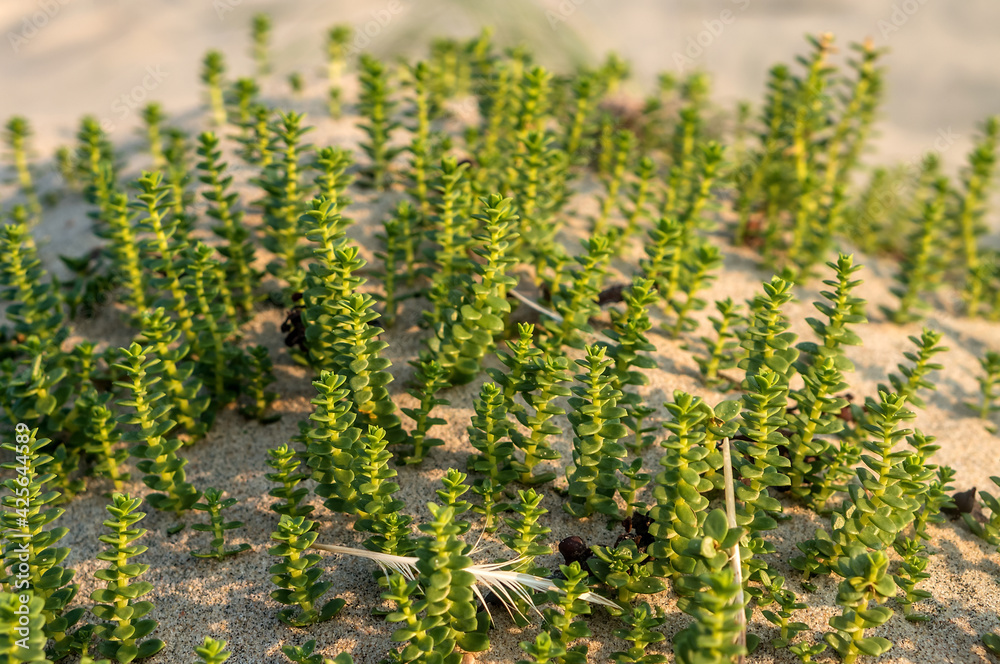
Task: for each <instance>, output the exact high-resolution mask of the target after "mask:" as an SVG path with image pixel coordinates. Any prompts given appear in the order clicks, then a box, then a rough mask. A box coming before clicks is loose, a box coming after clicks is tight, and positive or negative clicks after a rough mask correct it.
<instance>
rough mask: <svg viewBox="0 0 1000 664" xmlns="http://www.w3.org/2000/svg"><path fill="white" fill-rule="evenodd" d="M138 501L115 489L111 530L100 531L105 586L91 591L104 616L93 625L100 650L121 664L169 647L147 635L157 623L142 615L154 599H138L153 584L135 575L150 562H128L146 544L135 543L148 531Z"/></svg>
mask: <svg viewBox="0 0 1000 664" xmlns="http://www.w3.org/2000/svg"><path fill="white" fill-rule="evenodd" d="M140 504H142V499H141V498H132V497H130V496H129V495H128V494H124V495H123V494H120V493H116V494H114V495H113V496H112V497H111V504H110V505H108V506H107V510H108V514H110V515H111V518H110V519H108V520H107V521H105V522H104V527H105V528H107V529H108V530H110V531H111V533H112V534H110V535H101V537H100V540H101V541H102V542H104V543H105V544H107V545H108V548H107V549H106V550H104V551H102V552H100V553H99V554H97V558H98V560H103V561H106V562H108V563H109V565H108V566H107V567H106V568H104V569H101V570H98V571H97V572H95V573H94V576H95V577H97V578H98V579H100V580H102V581H105V582H106V583H107V585H106V587H105V588H102V589H98V590H95V591H94V592H93V593H91V595H90V598H91V599H92V600H94V601H95V602H98V603H97V604H95V605H94V607H93V608H92V609H91V612H92V613H93V614H94V616H95V617H96V618H97V619H99V620H103V621H105V623H104V624H102V625H98V627H97V629H96V630H95V634H96V636H97V637H98V638H99V639H102V640H101V641H100V643H99V644H98V650H100V651H101V654H103V655H106V656H108V657H110V658H112V659H114V660H115V661H117V662H120V663H121V664H127V663H128V662H131V661H133V660H136V659H146V658H147V657H152V656H153V655H155V654H156V653H158V652H160V651H161V650H163V648H164V647H165V644H164V643H163V641H160V640H159V639H152V638H150V639H144V637H146V636H149V635H150V634H151V633H152V632H153V630H155V629H156V627H157V625H158V623H157V622H156V621H155V620H152V619H150V618H145V617H144V616H147V615H149V612H150V611H152V610H153V603H152V602H150V601H149V600H139V599H138V598H140V597H142V596H143V595H147V594H149V593H150V592H151V591H152V590H153V584H151V583H149V582H148V581H135V580H134V579H136V578H137V577H139V576H142V575H143V574H145V573H146V572H147V571H148V570H149V565H146V564H143V563H130V562H129V560H130V559H132V558H135V557H136V556H139V555H142V554H143V553H145V552H146V549H147V547H145V546H142V545H138V544H132V542H134V541H136V540H137V539H139V538H140V537H142V536H143V535H145V534H146V529H145V528H137V527H135V525H136V524H137V523H138V522H139V521H141V520H142V519H143V518H144V517H145V516H146V515H145V514H144V513H143V512H137V511H136V510H137V509H138V507H139V505H140ZM137 600H138V601H137Z"/></svg>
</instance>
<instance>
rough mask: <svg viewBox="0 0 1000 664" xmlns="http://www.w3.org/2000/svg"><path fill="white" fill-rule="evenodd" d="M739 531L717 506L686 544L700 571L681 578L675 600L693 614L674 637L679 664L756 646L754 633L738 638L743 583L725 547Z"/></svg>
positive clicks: (719, 658)
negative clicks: (698, 533) (743, 641)
mask: <svg viewBox="0 0 1000 664" xmlns="http://www.w3.org/2000/svg"><path fill="white" fill-rule="evenodd" d="M741 536H742V529H740V528H730V527H729V526H728V523H727V521H726V515H725V513H724V512H723V511H722V510H718V509H716V510H713V511H712V512H711V513H710V514H709V515H708V516H707V517H706V519H705V524H704V535H703V536H701V537H699V538H696V539H693V540H691V541H690V543H689V544H688V550H689V551H690V552H691V556H692V557H697V558H698V559H699V563H700V564H699V566H698V567H699V568H701V569H702V570H703V571H701V572H699V573H697V574H691V575H689V576H685V577H683V588H684V592H685V596H683V597H681V599H680V600H678V603H677V605H678V608H680V609H681V611H683V612H684V613H686V614H688V615H689V616H691V617H692V618H693V619H694V620H693V622H692V623H691V624H690V625H689V626H688V627H686V628H685V629H682V630H681V631H679V632H678V633H677V634H676V635H675V636H674V640H673V643H674V657H675V658H676V660H677V661H678V662H680V663H682V664H694V663H695V662H718V663H719V664H723V663H724V662H731V661H733V658H735V657H737V656H739V655H741V654H742V655H745V654H746V652H747V650H748V649H752V647H753V645H754V644H753V643H751V638H750V637H751V636H752V635H748V638H747V643H746V644H745V645H744V644H741V643H740V642H739V638H738V637H739V636H740V633H739V630H740V628H739V621H738V620H737V616H738V615H739V614H740V613H742V612H743V610H744V607H743V606H741V605H740V603H739V601H738V598H739V597H741V596H742V587H741V586H740V584H739V582H737V581H736V580H735V578H734V576H733V571H732V568H731V567H729V553H728V552H729V550H730V549H731V548H732V547H733V546H736V545H737V544H738V542H739V541H740V538H741Z"/></svg>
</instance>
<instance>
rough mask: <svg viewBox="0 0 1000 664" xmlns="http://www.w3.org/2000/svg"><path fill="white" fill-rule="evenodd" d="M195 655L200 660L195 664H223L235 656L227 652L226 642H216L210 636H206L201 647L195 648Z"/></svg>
mask: <svg viewBox="0 0 1000 664" xmlns="http://www.w3.org/2000/svg"><path fill="white" fill-rule="evenodd" d="M194 654H196V655H198V658H199V659H198V661H197V662H195V664H222V663H223V662H225V661H227V660H228V659H229V658H230V657H232V656H233V654H232V653H231V652H229V651H228V650H226V642H225V641H216V640H215V639H213V638H212V637H210V636H206V637H205V640H204V641H203V642H202V644H201V645H200V646H195V649H194Z"/></svg>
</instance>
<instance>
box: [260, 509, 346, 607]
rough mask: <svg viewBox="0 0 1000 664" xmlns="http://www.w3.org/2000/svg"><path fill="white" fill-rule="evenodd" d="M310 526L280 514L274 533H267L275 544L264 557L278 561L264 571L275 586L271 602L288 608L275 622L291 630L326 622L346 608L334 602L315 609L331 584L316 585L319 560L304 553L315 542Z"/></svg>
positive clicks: (301, 518) (319, 575)
mask: <svg viewBox="0 0 1000 664" xmlns="http://www.w3.org/2000/svg"><path fill="white" fill-rule="evenodd" d="M313 526H314V524H313V522H312V521H309V520H308V519H306V518H305V517H302V516H298V517H291V516H288V515H287V514H282V515H281V521H279V522H278V529H277V530H275V531H274V532H273V533H271V539H273V540H275V541H276V542H278V543H277V544H275V545H274V546H272V547H271V548H270V549H268V550H267V553H268V555H271V556H278V557H280V558H281V559H282V560H281V562H278V563H275V564H274V565H272V566H271V568H270V569H269V570H268V572H269V573H270V574H271V582H272V583H273V584H274V585H276V586H278V589H277V590H275V591H273V592H271V598H272V599H274V600H275V601H276V602H278V603H280V604H284V605H286V606H287V607H288V608H285V609H282V610H281V611H279V612H278V619H279V620H281V622H283V623H285V624H287V625H291V626H293V627H302V626H305V625H312V624H315V623H317V622H323V621H326V620H329V619H331V618H333V617H334V616H335V615H337V614H338V613H340V610H341V609H343V608H344V605H345V604H346V602H345V601H344V600H343V599H340V598H336V599H332V600H329V601H327V602H326V603H325V604H323V605H322V606H320V605H319V602H318V600H319V599H320V598H321V597H322V596H323V595H325V594H326V591H327V590H329V589H330V586H331V585H332V584H331V583H330V582H329V581H320V578H321V577H322V576H323V570H322V569H321V568H319V567H316V564H317V563H318V562H319V561H320V556H319V555H318V554H315V553H306V551H307V550H308V549H309V545H311V544H312V543H313V542H315V541H316V531H315V530H314V528H313Z"/></svg>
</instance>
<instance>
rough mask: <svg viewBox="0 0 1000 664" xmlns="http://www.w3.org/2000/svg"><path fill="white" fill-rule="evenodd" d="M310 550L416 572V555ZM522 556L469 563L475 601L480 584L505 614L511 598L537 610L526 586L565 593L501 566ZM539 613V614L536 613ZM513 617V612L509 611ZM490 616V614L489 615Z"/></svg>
mask: <svg viewBox="0 0 1000 664" xmlns="http://www.w3.org/2000/svg"><path fill="white" fill-rule="evenodd" d="M311 548H313V549H318V550H320V551H329V552H330V553H339V554H341V555H345V556H356V557H358V558H367V559H369V560H372V561H374V562H375V563H376V564H377V565H378V566H379V567H381V568H382V569H383V570H384V571H385V572H386V574H388V573H389V570H392V571H394V572H399V573H400V574H402V575H403V576H404V577H405V578H406V579H408V580H410V581H412V580H413V579H415V578H416V575H417V558H415V557H413V556H395V555H392V554H389V553H378V552H376V551H369V550H367V549H355V548H353V547H349V546H337V545H332V544H318V543H316V542H314V543H313V544H312V546H311ZM524 560H525V559H524V558H523V557H522V558H514V559H513V560H501V561H500V562H495V563H481V564H479V565H473V566H471V567H469V568H468V569H467V571H468V572H470V573H471V574H472V575H473V576H474V577H475V578H476V584H477V585H476V586H473V587H472V590H473V592H475V593H476V596H477V597H478V598H479V601H481V602H482V603H483V606H484V607H486V600H485V598H484V597H483V595H482V593H481V592H480V590H479V588H478V585H479V584H482V585H483V586H486V587H487V588H489V590H490V591H492V592H493V594H494V595H496V596H497V599H499V600H500V602H501V603H502V604H503V605H504V607H505V608H506V609H507V612H508V613H511V608H512V607H513V609H514V610H515V611H517V612H518V613H520V610H519V609H518V608H517V602H516V600H515V597H516V598H518V599H520V600H522V601H524V602H525V603H527V604H528V605H529V606H530V607H531V608H532V609H534V610H535V612H536V613H539V612H538V607H536V606H535V603H534V602H533V601H532V600H531V595H530V594H529V593H528V589H531V590H539V591H548V590H554V591H556V592H558V593H562V594H565V592H564V591H563V590H562V589H561V588H560V587H559V586H557V585H556V584H555V583H554V582H553V581H552V580H551V579H544V578H542V577H540V576H535V575H533V574H525V573H523V572H516V571H514V570H510V569H504V568H505V567H510V566H511V565H517V564H518V563H521V562H523V561H524ZM580 599H582V600H583V601H585V602H590V603H592V604H603V605H604V606H610V607H613V608H620V607H619V606H618V604H616V603H615V602H613V601H611V600H609V599H607V598H605V597H601V596H600V595H598V594H596V593H591V592H586V593H583V594H582V595H580ZM486 612H487V613H489V608H488V607H487V608H486ZM539 615H541V614H540V613H539ZM511 616H512V617H513V613H511ZM490 617H491V618H492V615H491V616H490Z"/></svg>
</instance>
